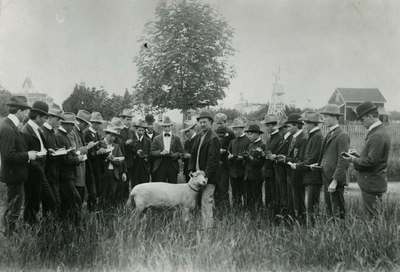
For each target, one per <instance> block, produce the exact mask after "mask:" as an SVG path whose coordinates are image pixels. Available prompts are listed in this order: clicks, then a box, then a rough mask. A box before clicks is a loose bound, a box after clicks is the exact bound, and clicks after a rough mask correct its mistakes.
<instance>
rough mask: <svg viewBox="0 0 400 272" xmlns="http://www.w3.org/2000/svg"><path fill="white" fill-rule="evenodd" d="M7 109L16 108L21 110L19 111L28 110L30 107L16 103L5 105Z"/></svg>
mask: <svg viewBox="0 0 400 272" xmlns="http://www.w3.org/2000/svg"><path fill="white" fill-rule="evenodd" d="M6 105H7V106H9V107H17V108H21V109H25V110H30V109H31V107H29V106H28V105H25V104H18V103H12V102H11V103H7V104H6Z"/></svg>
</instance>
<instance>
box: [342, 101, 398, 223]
mask: <svg viewBox="0 0 400 272" xmlns="http://www.w3.org/2000/svg"><path fill="white" fill-rule="evenodd" d="M356 112H357V117H358V119H359V120H361V123H362V124H363V126H364V127H365V128H367V129H368V132H367V136H366V138H365V144H364V146H363V148H362V150H361V153H360V154H358V153H357V152H349V153H346V154H344V157H345V159H346V160H348V161H350V162H352V163H353V165H354V168H355V169H356V170H357V171H358V174H359V175H358V185H359V186H360V189H361V196H362V200H363V204H364V210H365V212H366V213H367V214H368V215H369V217H371V218H372V217H375V216H377V215H378V208H379V204H380V203H381V202H382V196H383V194H384V193H385V192H386V190H387V177H386V170H387V163H388V158H389V151H390V144H391V139H390V136H389V134H388V133H387V131H386V128H385V126H384V125H383V124H382V122H381V121H380V120H379V113H378V108H377V106H376V105H374V104H373V103H372V102H369V101H368V102H364V103H362V104H361V105H359V106H358V107H357V108H356Z"/></svg>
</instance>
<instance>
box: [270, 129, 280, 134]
mask: <svg viewBox="0 0 400 272" xmlns="http://www.w3.org/2000/svg"><path fill="white" fill-rule="evenodd" d="M277 133H279V129H275V130H274V131H272V132H271V135H275V134H277Z"/></svg>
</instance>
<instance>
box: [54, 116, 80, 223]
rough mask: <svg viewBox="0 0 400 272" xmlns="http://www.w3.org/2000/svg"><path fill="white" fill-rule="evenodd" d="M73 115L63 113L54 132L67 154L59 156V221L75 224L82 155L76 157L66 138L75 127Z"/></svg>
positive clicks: (78, 206) (69, 141) (77, 211)
mask: <svg viewBox="0 0 400 272" xmlns="http://www.w3.org/2000/svg"><path fill="white" fill-rule="evenodd" d="M75 122H76V119H75V114H74V113H71V112H65V113H64V114H63V115H62V119H61V121H60V126H59V127H58V129H57V131H56V138H57V144H58V145H59V147H60V148H65V150H67V154H65V155H64V156H60V169H59V170H60V200H61V205H60V216H61V219H63V220H67V221H69V220H70V219H71V220H72V221H73V222H75V224H77V223H78V221H79V212H80V207H81V205H82V201H83V200H82V199H81V197H80V195H79V192H78V191H77V190H76V187H75V184H76V179H77V169H78V167H79V164H80V163H81V161H82V160H83V155H78V154H77V153H76V150H75V149H73V148H74V146H73V144H72V141H71V139H70V137H69V136H68V135H69V134H70V133H71V132H72V130H73V128H74V127H75Z"/></svg>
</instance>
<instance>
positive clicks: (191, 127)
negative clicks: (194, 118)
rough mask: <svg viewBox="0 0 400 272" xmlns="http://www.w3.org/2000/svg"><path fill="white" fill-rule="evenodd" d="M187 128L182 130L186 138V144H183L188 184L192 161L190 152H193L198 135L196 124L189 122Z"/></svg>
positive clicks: (184, 173)
mask: <svg viewBox="0 0 400 272" xmlns="http://www.w3.org/2000/svg"><path fill="white" fill-rule="evenodd" d="M186 126H187V127H186V128H184V129H182V130H181V133H183V136H184V137H185V142H184V144H183V150H184V154H183V175H184V176H185V181H186V182H188V181H189V180H190V176H189V161H190V156H191V155H190V152H191V150H192V147H193V144H194V141H195V138H196V136H197V133H196V123H193V122H187V123H186Z"/></svg>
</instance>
